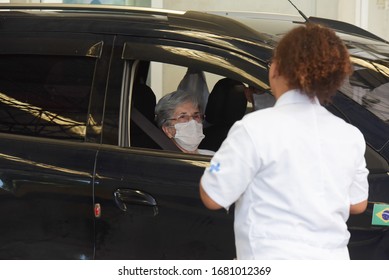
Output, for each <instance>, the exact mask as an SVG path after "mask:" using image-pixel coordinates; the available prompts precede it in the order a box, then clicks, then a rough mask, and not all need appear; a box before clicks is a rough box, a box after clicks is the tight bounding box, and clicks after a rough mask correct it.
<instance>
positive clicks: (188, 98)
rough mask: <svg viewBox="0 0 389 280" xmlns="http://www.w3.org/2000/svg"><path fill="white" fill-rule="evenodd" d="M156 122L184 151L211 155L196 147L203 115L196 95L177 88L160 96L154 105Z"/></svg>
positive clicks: (200, 133) (199, 140) (200, 138)
mask: <svg viewBox="0 0 389 280" xmlns="http://www.w3.org/2000/svg"><path fill="white" fill-rule="evenodd" d="M155 115H156V123H157V125H158V127H159V128H161V129H162V130H163V132H164V133H165V134H166V136H167V137H169V138H170V139H171V140H172V141H173V142H174V143H175V144H176V145H177V147H178V148H179V149H180V150H181V151H183V152H184V153H191V154H204V155H213V154H214V152H212V151H208V150H202V149H198V146H199V144H200V142H201V140H203V139H204V134H203V115H202V113H201V108H200V106H199V103H198V100H197V97H196V96H195V95H193V94H191V93H189V92H186V91H182V90H177V91H174V92H172V93H170V94H167V95H165V96H164V97H162V98H161V99H160V100H159V102H158V104H157V106H156V107H155Z"/></svg>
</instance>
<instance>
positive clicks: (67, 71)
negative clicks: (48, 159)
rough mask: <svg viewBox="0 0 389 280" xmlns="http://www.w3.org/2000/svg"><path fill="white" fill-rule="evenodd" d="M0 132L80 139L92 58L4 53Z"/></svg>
mask: <svg viewBox="0 0 389 280" xmlns="http://www.w3.org/2000/svg"><path fill="white" fill-rule="evenodd" d="M0 59H1V65H2V67H0V131H1V132H7V133H13V134H21V135H31V136H39V137H47V138H55V139H68V140H74V141H84V139H85V132H86V123H87V119H88V106H89V99H90V92H91V85H92V80H93V72H94V65H95V63H94V61H95V60H94V59H93V58H85V57H71V56H39V55H35V56H34V55H25V56H21V55H3V56H1V58H0Z"/></svg>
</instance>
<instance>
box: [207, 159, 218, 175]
mask: <svg viewBox="0 0 389 280" xmlns="http://www.w3.org/2000/svg"><path fill="white" fill-rule="evenodd" d="M209 171H210V172H211V173H212V172H218V171H220V163H219V162H218V163H217V164H214V163H213V164H211V167H210V168H209Z"/></svg>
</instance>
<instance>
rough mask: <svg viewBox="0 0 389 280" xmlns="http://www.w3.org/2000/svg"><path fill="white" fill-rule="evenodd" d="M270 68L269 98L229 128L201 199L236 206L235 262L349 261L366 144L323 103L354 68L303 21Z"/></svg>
mask: <svg viewBox="0 0 389 280" xmlns="http://www.w3.org/2000/svg"><path fill="white" fill-rule="evenodd" d="M269 71H270V72H269V80H270V87H271V89H272V93H273V94H274V96H275V98H276V100H277V101H276V104H275V105H274V107H272V108H268V109H263V110H260V111H256V112H253V113H250V114H248V115H246V116H245V117H244V118H243V119H242V120H241V121H239V122H237V123H235V125H234V126H233V127H232V128H231V130H230V132H229V134H228V136H227V138H226V140H225V141H224V142H223V144H222V146H221V147H220V149H219V150H218V151H217V152H216V154H215V155H214V156H213V158H212V160H211V164H210V167H208V168H207V169H206V170H205V171H204V174H203V176H202V179H201V182H200V196H201V199H202V201H203V202H204V204H205V206H206V207H208V208H209V209H213V210H216V209H220V208H225V209H228V208H229V207H230V206H231V205H232V204H233V203H235V221H234V230H235V239H236V241H235V242H236V249H237V258H238V259H349V253H348V249H347V244H348V241H349V238H350V233H349V232H348V229H347V225H346V221H347V219H348V218H349V215H350V213H351V214H358V213H362V212H363V211H364V210H365V209H366V207H367V198H368V181H367V175H368V170H367V169H366V163H365V158H364V152H365V148H366V143H365V141H364V138H363V135H362V134H361V132H360V131H359V130H358V129H357V128H356V127H354V126H352V125H350V124H348V123H346V122H345V121H343V120H342V119H340V118H338V117H336V116H334V115H333V114H331V113H330V112H328V111H327V110H326V109H325V108H324V107H323V106H322V105H321V104H324V103H325V102H329V101H330V99H331V97H332V96H333V95H334V94H335V92H336V90H337V89H338V88H339V87H340V85H341V84H342V82H344V80H345V79H346V78H347V77H348V76H349V75H350V74H351V73H352V66H351V62H350V58H349V54H348V51H347V49H346V47H345V46H344V44H343V43H342V41H341V40H340V39H339V38H338V37H337V36H336V34H335V33H334V32H333V31H332V30H330V29H328V28H325V27H322V26H319V25H315V24H306V25H304V26H300V27H297V28H296V29H294V30H292V31H290V32H289V33H288V34H286V35H285V36H284V37H283V38H282V40H281V41H280V42H279V44H278V45H277V47H276V50H275V52H274V55H273V59H272V63H271V65H270V70H269Z"/></svg>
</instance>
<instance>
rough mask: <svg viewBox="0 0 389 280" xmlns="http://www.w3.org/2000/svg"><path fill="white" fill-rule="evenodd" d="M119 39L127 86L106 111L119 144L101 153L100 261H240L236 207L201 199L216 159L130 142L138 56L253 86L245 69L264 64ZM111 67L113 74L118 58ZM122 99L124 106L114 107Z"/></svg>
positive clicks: (181, 45) (178, 45)
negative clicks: (213, 206) (213, 207)
mask: <svg viewBox="0 0 389 280" xmlns="http://www.w3.org/2000/svg"><path fill="white" fill-rule="evenodd" d="M117 43H118V47H117V48H118V50H117V53H120V56H119V55H116V56H115V55H114V56H113V57H114V58H116V59H117V60H120V62H116V63H117V68H120V67H121V68H120V69H124V70H122V71H123V72H124V75H121V76H122V77H124V80H123V85H122V87H121V89H122V90H123V91H122V96H121V99H120V100H119V97H118V96H116V97H115V100H113V99H112V98H113V96H114V94H108V95H107V96H108V99H107V104H109V106H108V107H106V116H109V117H110V119H109V120H107V122H108V123H115V122H116V123H117V124H118V127H117V129H118V136H117V137H116V139H117V140H118V142H117V143H118V144H116V145H115V144H114V143H113V142H112V143H110V144H112V145H108V144H107V145H103V146H102V147H101V149H100V150H99V154H98V156H97V164H96V179H95V202H96V203H98V204H99V206H100V207H101V217H100V218H99V219H97V220H96V258H97V259H233V258H235V257H236V255H235V245H234V244H235V242H234V234H233V211H229V212H226V211H225V210H219V211H209V210H208V209H206V208H205V207H204V206H203V204H202V202H201V200H200V198H199V190H198V188H199V181H200V178H201V175H202V174H203V172H204V168H205V167H206V166H207V165H208V164H209V161H210V157H209V156H202V155H190V154H184V153H182V152H177V151H169V150H163V149H148V148H136V147H133V146H131V143H132V142H131V141H132V139H131V135H130V133H129V131H130V129H129V126H131V124H130V118H129V116H130V115H131V114H130V111H131V110H132V109H131V108H132V107H131V106H130V104H131V94H132V90H131V89H132V84H133V83H134V79H135V78H136V75H137V72H139V71H140V70H139V69H138V68H137V65H138V63H139V62H140V61H157V62H163V63H172V64H179V65H181V66H184V67H195V68H197V69H204V70H206V71H210V70H211V71H214V72H215V73H217V74H220V75H230V76H232V77H234V78H238V79H242V80H246V81H247V80H250V79H252V80H253V82H252V83H253V84H255V83H256V81H257V78H256V77H253V76H250V75H251V74H250V71H248V72H245V71H244V69H246V70H253V69H254V70H257V69H258V68H260V66H259V64H258V63H257V62H255V61H254V60H250V61H249V60H248V59H247V60H245V59H244V58H242V56H241V55H236V54H233V52H231V51H225V50H222V49H218V48H212V47H209V46H204V45H201V44H199V45H198V46H196V45H195V44H189V43H185V42H178V41H169V40H162V39H147V38H126V37H122V38H118V40H117ZM196 52H197V53H196ZM198 53H200V54H201V55H198ZM221 60H224V61H225V63H224V64H223V63H222V61H221ZM111 68H112V69H113V71H115V70H114V69H115V62H114V63H113V65H112V67H111ZM117 72H119V71H117ZM251 73H252V72H251ZM113 76H115V77H117V76H118V74H117V73H116V74H115V75H113ZM259 83H261V81H258V84H259ZM109 88H110V87H109ZM112 88H116V89H118V88H119V87H118V86H116V87H112ZM111 93H113V91H112V92H111ZM118 102H121V104H122V106H119V105H117V106H114V105H112V104H118ZM119 107H120V109H119ZM107 111H108V112H107ZM115 112H116V113H115ZM111 118H112V119H111ZM115 119H116V121H115ZM112 128H113V126H110V129H109V131H110V132H112ZM111 138H114V137H111ZM107 143H108V140H107Z"/></svg>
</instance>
